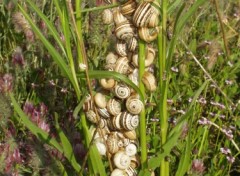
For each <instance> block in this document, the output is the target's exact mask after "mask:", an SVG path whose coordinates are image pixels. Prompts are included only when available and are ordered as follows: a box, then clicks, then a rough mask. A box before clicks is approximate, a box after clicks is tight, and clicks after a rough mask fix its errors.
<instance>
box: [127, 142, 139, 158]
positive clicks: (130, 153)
mask: <svg viewBox="0 0 240 176" xmlns="http://www.w3.org/2000/svg"><path fill="white" fill-rule="evenodd" d="M125 153H126V154H127V155H128V156H134V155H135V154H136V153H137V146H136V145H135V144H132V143H131V144H128V146H126V148H125Z"/></svg>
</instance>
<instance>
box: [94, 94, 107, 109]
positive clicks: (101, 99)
mask: <svg viewBox="0 0 240 176" xmlns="http://www.w3.org/2000/svg"><path fill="white" fill-rule="evenodd" d="M94 102H95V104H96V105H97V107H99V108H105V107H106V106H107V100H106V97H105V95H103V94H101V93H99V92H98V93H96V94H95V96H94Z"/></svg>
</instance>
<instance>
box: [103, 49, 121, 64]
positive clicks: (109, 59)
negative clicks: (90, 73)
mask: <svg viewBox="0 0 240 176" xmlns="http://www.w3.org/2000/svg"><path fill="white" fill-rule="evenodd" d="M117 59H118V56H117V55H115V54H114V53H112V52H110V53H108V55H107V56H106V64H115V63H116V62H117Z"/></svg>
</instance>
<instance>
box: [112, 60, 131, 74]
mask: <svg viewBox="0 0 240 176" xmlns="http://www.w3.org/2000/svg"><path fill="white" fill-rule="evenodd" d="M128 63H129V60H128V58H127V57H120V58H119V59H118V60H117V62H116V66H115V68H114V71H116V72H118V73H121V74H127V73H128V71H129V64H128Z"/></svg>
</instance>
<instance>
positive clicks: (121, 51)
mask: <svg viewBox="0 0 240 176" xmlns="http://www.w3.org/2000/svg"><path fill="white" fill-rule="evenodd" d="M116 52H117V53H118V55H120V56H122V57H124V56H127V44H126V43H125V41H123V40H118V41H117V44H116Z"/></svg>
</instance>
